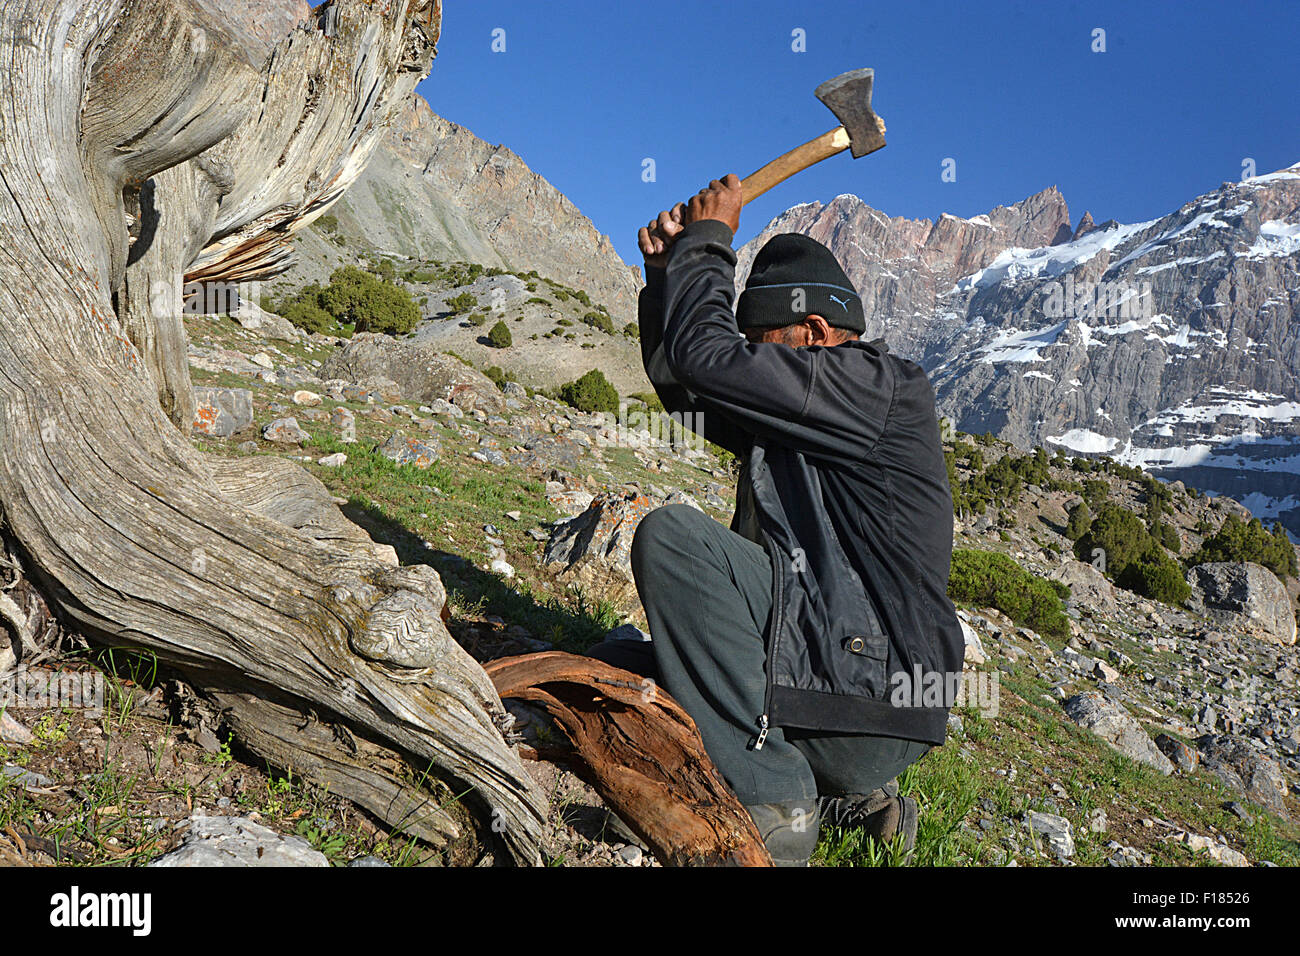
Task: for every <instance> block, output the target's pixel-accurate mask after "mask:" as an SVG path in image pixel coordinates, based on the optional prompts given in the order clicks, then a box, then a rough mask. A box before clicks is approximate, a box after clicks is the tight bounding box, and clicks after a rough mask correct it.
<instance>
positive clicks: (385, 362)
mask: <svg viewBox="0 0 1300 956" xmlns="http://www.w3.org/2000/svg"><path fill="white" fill-rule="evenodd" d="M321 375H322V377H328V378H339V379H344V380H346V381H349V382H356V383H358V384H368V383H369V382H370V381H372V380H379V379H382V380H384V381H386V382H387V383H389V384H391V386H392V388H393V390H394V391H395V392H396V395H395V398H407V399H416V400H418V401H419V402H422V403H424V404H426V405H429V406H430V407H432V408H434V410H435V413H436V411H437V401H438V400H440V399H441V400H443V401H447V402H450V403H451V404H452V405H456V406H459V407H460V408H461V409H462V410H464V411H470V410H473V409H479V410H483V411H488V412H499V411H501V410H502V409H503V408H504V407H505V400H504V398H503V397H502V394H501V390H500V389H499V388H497V387H496V384H495V383H494V382H493V381H492V380H491V379H490V378H488V377H487V376H486V375H484V374H483V373H482V372H479V371H477V370H476V369H473V368H471V367H470V366H468V365H466V364H465V363H464V362H461V361H460V360H459V359H456V358H453V357H452V356H449V355H444V354H442V353H440V352H437V351H435V350H434V349H433V348H431V347H429V346H424V345H414V344H409V343H406V342H400V341H398V340H396V339H394V338H393V337H392V336H391V335H378V334H373V333H368V332H363V333H361V334H360V335H354V336H353V337H352V338H351V339H349V340H348V344H347V345H346V346H344V347H343V348H342V349H340V350H339V351H338V352H335V353H334V354H333V355H331V356H330V357H329V359H327V360H326V362H325V364H324V365H323V366H322V367H321Z"/></svg>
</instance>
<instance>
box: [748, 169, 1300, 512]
mask: <svg viewBox="0 0 1300 956" xmlns="http://www.w3.org/2000/svg"><path fill="white" fill-rule="evenodd" d="M779 232H801V233H805V234H807V235H810V236H812V237H814V238H816V239H818V240H820V241H822V242H824V243H826V244H827V245H828V246H829V247H830V248H831V249H832V250H833V251H834V252H835V253H836V255H837V256H838V257H839V259H840V261H841V263H842V264H843V265H844V267H845V269H846V271H847V272H848V273H849V276H850V277H851V278H852V279H853V281H854V282H855V284H856V285H857V286H858V288H859V291H860V292H861V293H862V296H863V300H864V303H865V305H866V307H867V313H868V316H869V328H868V332H869V333H870V334H872V335H884V336H885V338H886V339H887V341H889V343H890V345H891V347H892V348H893V349H894V350H895V351H897V352H899V353H901V354H904V355H906V356H908V357H909V358H913V359H915V360H916V361H918V362H920V363H921V364H922V365H923V366H924V367H925V368H926V370H927V371H928V372H929V373H930V375H931V379H932V380H933V382H934V385H935V390H936V393H937V395H938V398H939V403H940V408H941V409H942V410H943V411H944V412H945V413H946V414H948V415H949V416H951V417H952V418H953V419H954V420H955V421H956V422H957V425H958V427H959V428H961V429H962V430H964V431H971V432H984V431H992V432H993V433H995V434H997V435H998V436H999V437H1002V438H1005V439H1008V440H1010V441H1012V442H1015V443H1016V444H1018V445H1021V446H1033V445H1044V446H1046V447H1048V448H1054V447H1056V448H1062V449H1064V450H1065V451H1066V452H1067V453H1074V454H1107V455H1111V456H1113V457H1115V458H1118V459H1120V460H1122V461H1125V462H1128V463H1131V464H1138V465H1141V466H1142V467H1144V468H1147V469H1150V470H1153V471H1155V472H1156V473H1158V474H1159V475H1160V476H1161V477H1164V478H1169V479H1171V480H1172V479H1175V478H1181V479H1184V480H1186V481H1187V482H1188V483H1189V484H1193V485H1195V486H1197V487H1200V488H1204V489H1207V490H1212V491H1215V492H1220V493H1225V494H1230V495H1232V496H1233V497H1236V498H1238V499H1240V500H1242V501H1243V502H1244V503H1245V504H1246V505H1247V506H1248V507H1250V508H1251V509H1252V510H1253V511H1254V512H1255V513H1256V514H1257V515H1259V516H1261V517H1264V518H1266V519H1272V518H1281V519H1282V520H1283V521H1284V522H1285V523H1286V524H1287V526H1288V527H1289V528H1290V529H1291V530H1292V531H1293V532H1294V533H1297V534H1300V164H1297V165H1295V166H1292V167H1289V168H1287V169H1284V170H1280V171H1278V172H1276V173H1272V174H1269V175H1265V176H1256V177H1253V178H1250V179H1247V180H1244V181H1242V182H1237V183H1224V184H1223V185H1222V186H1220V187H1219V188H1218V189H1217V190H1215V191H1214V192H1211V193H1207V194H1206V195H1203V196H1200V197H1197V198H1196V199H1194V200H1192V201H1191V202H1189V203H1187V204H1185V205H1184V206H1182V207H1181V208H1179V209H1177V210H1175V211H1173V212H1171V213H1169V214H1168V215H1166V216H1163V217H1161V218H1160V219H1156V220H1152V221H1150V222H1140V223H1133V224H1130V225H1123V224H1120V223H1117V222H1113V221H1112V222H1106V223H1102V224H1100V225H1098V224H1095V223H1094V222H1093V221H1092V217H1091V216H1090V215H1087V214H1085V215H1084V217H1083V218H1082V220H1081V221H1080V222H1079V224H1078V225H1077V226H1076V227H1075V228H1073V229H1071V228H1070V217H1069V211H1068V209H1067V208H1066V205H1065V201H1064V199H1063V198H1062V197H1061V195H1060V193H1059V192H1057V191H1056V189H1055V188H1052V189H1048V190H1044V191H1043V192H1041V193H1038V194H1037V195H1035V196H1031V197H1030V198H1029V199H1026V200H1024V201H1023V202H1020V203H1017V204H1015V205H1014V206H1011V207H998V208H997V209H994V210H993V211H992V212H990V213H988V214H987V215H982V216H976V217H974V218H972V219H960V218H958V217H955V216H948V215H945V216H942V217H941V218H940V219H939V220H938V221H936V222H930V221H929V220H906V219H900V218H894V219H891V218H888V217H887V216H885V215H883V214H882V213H880V212H877V211H876V210H874V209H872V208H870V207H869V206H867V205H866V204H865V203H864V202H862V200H860V199H858V198H857V197H855V196H848V195H845V196H838V197H836V198H835V199H834V200H833V201H832V202H830V203H828V204H826V205H822V204H820V203H812V204H807V205H803V206H797V207H795V208H793V209H790V210H788V211H787V212H786V213H784V214H783V215H781V216H779V217H778V218H777V219H775V220H773V222H772V223H771V224H770V225H769V226H768V228H767V229H766V230H764V232H763V234H762V235H760V236H759V237H758V238H756V239H755V240H754V241H753V242H751V243H749V244H748V245H747V246H746V247H745V249H744V250H742V253H741V269H740V270H739V274H740V280H739V281H741V282H743V278H744V276H745V275H746V274H747V272H748V264H749V262H750V261H752V258H753V254H754V253H755V252H756V251H757V249H758V247H759V246H760V245H761V244H762V242H764V241H765V240H766V239H767V238H768V237H769V236H771V235H774V234H776V233H779Z"/></svg>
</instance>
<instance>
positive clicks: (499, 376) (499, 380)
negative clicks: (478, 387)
mask: <svg viewBox="0 0 1300 956" xmlns="http://www.w3.org/2000/svg"><path fill="white" fill-rule="evenodd" d="M483 374H484V375H486V376H487V377H488V378H490V379H491V380H492V381H493V382H494V383H496V387H497V388H501V389H504V388H505V387H506V382H513V381H514V380H515V376H514V373H513V372H506V371H503V370H502V368H501V366H499V365H493V366H490V367H488V368H485V369H484V370H483Z"/></svg>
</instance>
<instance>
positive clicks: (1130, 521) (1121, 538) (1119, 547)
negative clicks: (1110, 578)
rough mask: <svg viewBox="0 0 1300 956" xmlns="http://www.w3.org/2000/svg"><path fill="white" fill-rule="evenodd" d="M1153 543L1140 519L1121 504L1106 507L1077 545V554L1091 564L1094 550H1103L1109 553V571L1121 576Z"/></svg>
mask: <svg viewBox="0 0 1300 956" xmlns="http://www.w3.org/2000/svg"><path fill="white" fill-rule="evenodd" d="M1151 543H1152V542H1151V536H1150V535H1149V534H1147V529H1146V525H1144V524H1143V523H1142V519H1141V518H1139V517H1138V516H1137V515H1135V514H1134V513H1133V512H1131V511H1128V510H1126V509H1124V508H1121V507H1120V506H1119V505H1116V504H1104V505H1102V507H1101V510H1100V511H1099V512H1098V513H1097V517H1095V518H1093V519H1092V524H1091V525H1090V526H1089V528H1088V531H1087V533H1085V534H1084V535H1083V536H1082V537H1080V538H1079V540H1078V541H1077V542H1075V553H1076V554H1077V555H1078V557H1079V560H1080V561H1090V560H1092V553H1093V551H1095V550H1096V549H1098V548H1100V549H1101V550H1102V551H1104V552H1105V554H1106V569H1107V572H1108V573H1110V574H1112V575H1118V574H1119V573H1120V572H1121V571H1123V570H1124V568H1126V567H1128V566H1129V565H1130V564H1132V563H1133V562H1134V561H1136V560H1137V559H1138V558H1140V557H1141V556H1142V555H1143V554H1145V553H1146V552H1147V550H1148V549H1149V548H1150V546H1151Z"/></svg>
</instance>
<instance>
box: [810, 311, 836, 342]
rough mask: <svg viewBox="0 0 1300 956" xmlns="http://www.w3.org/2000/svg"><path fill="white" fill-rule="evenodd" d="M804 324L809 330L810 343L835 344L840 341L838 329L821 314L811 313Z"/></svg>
mask: <svg viewBox="0 0 1300 956" xmlns="http://www.w3.org/2000/svg"><path fill="white" fill-rule="evenodd" d="M802 324H803V326H804V328H806V329H807V330H808V344H809V345H835V344H837V342H838V341H839V336H838V335H837V333H836V330H835V329H834V328H832V327H831V325H830V323H828V322H827V321H826V320H825V319H824V318H823V317H822V316H820V315H816V314H813V315H810V316H808V317H807V318H806V319H804V320H803V323H802Z"/></svg>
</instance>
